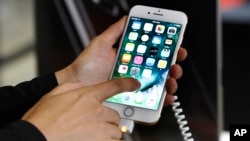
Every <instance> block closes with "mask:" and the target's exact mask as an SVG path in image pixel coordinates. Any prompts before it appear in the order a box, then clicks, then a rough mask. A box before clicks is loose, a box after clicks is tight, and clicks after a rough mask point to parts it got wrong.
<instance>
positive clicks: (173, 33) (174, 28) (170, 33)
mask: <svg viewBox="0 0 250 141" xmlns="http://www.w3.org/2000/svg"><path fill="white" fill-rule="evenodd" d="M176 31H177V28H176V27H169V28H168V32H167V33H168V34H169V35H175V34H176Z"/></svg>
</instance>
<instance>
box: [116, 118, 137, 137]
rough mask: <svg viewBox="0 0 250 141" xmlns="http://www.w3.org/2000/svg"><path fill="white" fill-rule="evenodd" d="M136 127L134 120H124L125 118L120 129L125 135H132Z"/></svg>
mask: <svg viewBox="0 0 250 141" xmlns="http://www.w3.org/2000/svg"><path fill="white" fill-rule="evenodd" d="M134 127H135V123H134V121H133V120H129V119H123V118H122V119H121V120H120V123H119V128H120V129H121V131H122V132H123V133H129V134H132V132H133V130H134Z"/></svg>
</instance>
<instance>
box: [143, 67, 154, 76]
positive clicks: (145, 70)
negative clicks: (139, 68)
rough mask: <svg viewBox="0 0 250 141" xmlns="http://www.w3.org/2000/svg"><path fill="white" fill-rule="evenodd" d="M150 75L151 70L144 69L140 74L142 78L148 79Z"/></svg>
mask: <svg viewBox="0 0 250 141" xmlns="http://www.w3.org/2000/svg"><path fill="white" fill-rule="evenodd" d="M151 75H152V70H150V69H144V70H143V72H142V77H145V78H149V77H151Z"/></svg>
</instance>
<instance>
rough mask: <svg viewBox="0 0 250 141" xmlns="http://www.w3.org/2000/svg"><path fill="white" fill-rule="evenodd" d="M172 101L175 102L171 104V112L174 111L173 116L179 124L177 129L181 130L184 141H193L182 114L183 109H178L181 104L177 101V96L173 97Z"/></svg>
mask: <svg viewBox="0 0 250 141" xmlns="http://www.w3.org/2000/svg"><path fill="white" fill-rule="evenodd" d="M174 99H175V102H173V103H172V110H173V111H174V115H175V117H176V119H177V123H178V124H179V129H180V130H181V134H182V136H183V138H184V141H194V139H193V137H192V133H191V132H190V128H189V127H188V122H187V120H186V119H185V118H186V117H185V115H184V114H183V109H182V108H181V107H180V105H181V103H180V102H178V101H177V100H178V97H177V96H174Z"/></svg>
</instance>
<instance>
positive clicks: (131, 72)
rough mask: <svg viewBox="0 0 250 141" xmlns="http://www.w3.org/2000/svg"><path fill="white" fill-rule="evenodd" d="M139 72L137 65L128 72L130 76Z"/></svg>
mask: <svg viewBox="0 0 250 141" xmlns="http://www.w3.org/2000/svg"><path fill="white" fill-rule="evenodd" d="M139 73H140V68H138V67H132V68H131V70H130V74H131V75H132V76H138V75H139Z"/></svg>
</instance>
